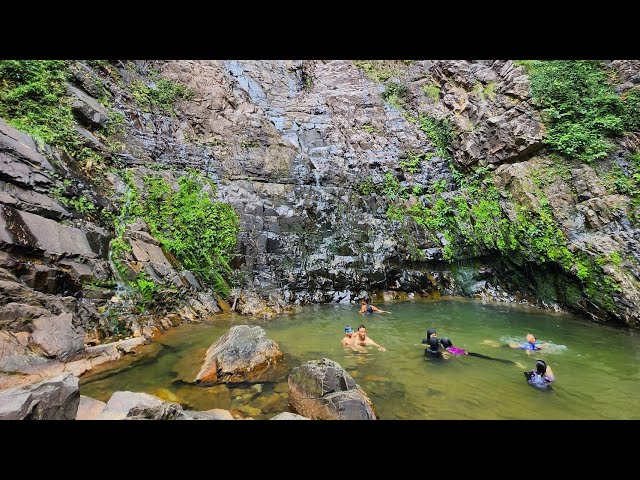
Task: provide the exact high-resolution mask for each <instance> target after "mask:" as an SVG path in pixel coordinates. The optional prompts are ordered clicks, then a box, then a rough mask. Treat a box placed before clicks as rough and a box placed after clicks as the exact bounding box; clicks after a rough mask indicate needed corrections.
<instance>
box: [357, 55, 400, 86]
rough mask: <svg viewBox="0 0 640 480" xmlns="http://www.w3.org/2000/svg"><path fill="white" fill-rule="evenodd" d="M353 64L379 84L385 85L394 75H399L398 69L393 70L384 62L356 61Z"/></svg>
mask: <svg viewBox="0 0 640 480" xmlns="http://www.w3.org/2000/svg"><path fill="white" fill-rule="evenodd" d="M353 64H354V65H355V66H356V67H358V68H359V69H360V70H362V71H363V72H364V73H365V75H366V76H367V77H369V78H370V79H371V80H373V81H374V82H377V83H384V82H386V81H387V80H389V79H390V78H391V77H393V76H394V75H397V71H396V69H394V68H392V67H391V66H390V65H389V64H387V63H386V62H385V61H384V60H354V61H353Z"/></svg>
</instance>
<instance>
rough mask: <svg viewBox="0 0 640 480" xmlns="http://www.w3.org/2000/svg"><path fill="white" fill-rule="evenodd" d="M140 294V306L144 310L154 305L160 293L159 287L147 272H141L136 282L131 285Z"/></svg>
mask: <svg viewBox="0 0 640 480" xmlns="http://www.w3.org/2000/svg"><path fill="white" fill-rule="evenodd" d="M130 285H131V286H132V287H133V288H135V289H136V290H137V291H138V292H139V293H140V303H139V306H140V307H141V308H142V310H146V309H147V307H148V306H149V305H151V304H153V302H154V299H155V295H156V293H157V292H158V285H157V284H156V283H155V282H154V281H153V280H152V279H151V277H149V275H147V274H146V273H145V272H140V273H139V274H138V275H137V276H136V278H135V280H134V281H133V282H131V284H130Z"/></svg>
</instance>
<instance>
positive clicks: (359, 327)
mask: <svg viewBox="0 0 640 480" xmlns="http://www.w3.org/2000/svg"><path fill="white" fill-rule="evenodd" d="M361 328H364V329H365V330H366V329H367V327H365V326H364V325H359V326H358V330H360V329H361Z"/></svg>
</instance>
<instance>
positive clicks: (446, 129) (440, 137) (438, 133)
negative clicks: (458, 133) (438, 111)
mask: <svg viewBox="0 0 640 480" xmlns="http://www.w3.org/2000/svg"><path fill="white" fill-rule="evenodd" d="M418 122H419V125H420V130H422V131H423V132H424V133H426V134H427V137H429V140H431V143H432V144H433V145H434V146H435V147H436V151H437V152H438V155H440V156H441V157H443V158H449V156H450V155H449V152H448V150H447V149H448V147H449V145H450V144H451V142H452V141H453V138H454V134H453V127H452V126H451V124H450V123H449V121H448V120H446V119H442V120H439V119H437V118H435V117H431V116H429V115H420V117H419V119H418Z"/></svg>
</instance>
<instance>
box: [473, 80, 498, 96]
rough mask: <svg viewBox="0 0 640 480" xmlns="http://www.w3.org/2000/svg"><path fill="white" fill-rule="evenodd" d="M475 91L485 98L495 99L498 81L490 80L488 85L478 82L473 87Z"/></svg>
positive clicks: (477, 94)
mask: <svg viewBox="0 0 640 480" xmlns="http://www.w3.org/2000/svg"><path fill="white" fill-rule="evenodd" d="M473 93H474V94H475V95H476V96H477V97H480V98H482V99H483V100H485V99H489V100H495V98H496V82H488V83H487V85H486V86H484V85H482V83H481V82H476V84H475V85H474V87H473Z"/></svg>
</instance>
